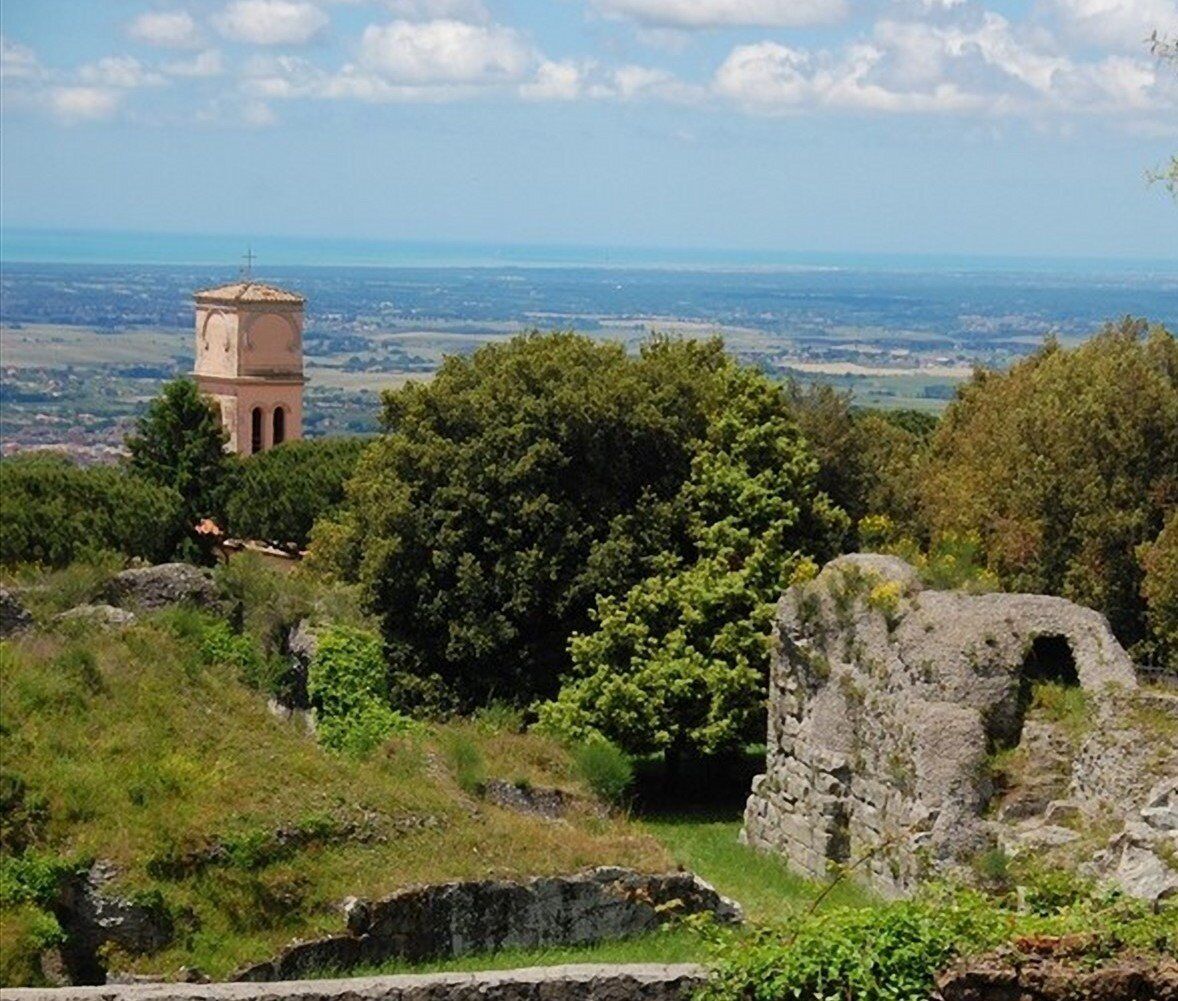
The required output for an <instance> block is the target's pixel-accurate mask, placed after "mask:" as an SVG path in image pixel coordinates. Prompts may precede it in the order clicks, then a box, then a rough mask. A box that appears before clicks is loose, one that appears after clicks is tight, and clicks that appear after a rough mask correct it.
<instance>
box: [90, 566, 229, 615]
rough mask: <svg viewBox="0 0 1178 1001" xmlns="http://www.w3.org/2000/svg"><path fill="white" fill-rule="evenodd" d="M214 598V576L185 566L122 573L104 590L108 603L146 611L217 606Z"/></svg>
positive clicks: (133, 570)
mask: <svg viewBox="0 0 1178 1001" xmlns="http://www.w3.org/2000/svg"><path fill="white" fill-rule="evenodd" d="M217 597H218V596H217V587H216V585H215V584H214V583H213V575H212V574H211V573H210V572H209V571H208V570H205V569H203V568H201V567H194V566H192V565H191V564H188V563H160V564H158V565H157V566H152V567H141V568H136V569H132V570H124V571H123V572H122V573H119V574H116V575H115V577H114V579H113V580H111V582H110V584H108V585H107V589H106V598H107V600H108V601H109V602H110V604H112V605H115V606H117V607H119V608H130V609H133V610H138V611H145V612H150V611H155V610H156V609H159V608H168V607H170V606H172V605H181V604H190V605H198V606H200V607H210V606H212V605H215V604H216V602H217Z"/></svg>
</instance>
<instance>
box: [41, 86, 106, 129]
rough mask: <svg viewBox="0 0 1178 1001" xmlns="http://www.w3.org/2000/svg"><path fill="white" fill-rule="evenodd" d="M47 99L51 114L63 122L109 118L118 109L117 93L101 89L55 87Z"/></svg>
mask: <svg viewBox="0 0 1178 1001" xmlns="http://www.w3.org/2000/svg"><path fill="white" fill-rule="evenodd" d="M48 97H49V107H50V108H51V109H52V111H53V113H54V114H55V115H57V117H58V118H60V119H61V120H62V121H65V122H79V121H95V120H98V119H102V118H109V117H110V116H111V115H113V114H114V113H115V112H116V111H117V110H118V108H119V95H118V93H117V92H116V91H113V90H107V89H105V88H103V87H55V88H53V90H51V91H50V92H49V95H48Z"/></svg>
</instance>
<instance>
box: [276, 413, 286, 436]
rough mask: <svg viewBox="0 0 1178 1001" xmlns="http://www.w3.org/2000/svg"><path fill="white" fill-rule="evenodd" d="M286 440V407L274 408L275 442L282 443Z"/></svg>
mask: <svg viewBox="0 0 1178 1001" xmlns="http://www.w3.org/2000/svg"><path fill="white" fill-rule="evenodd" d="M285 440H286V409H285V408H284V407H275V408H274V444H275V445H281V444H282V443H283V442H284V441H285Z"/></svg>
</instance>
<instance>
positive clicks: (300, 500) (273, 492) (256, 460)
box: [226, 438, 371, 546]
mask: <svg viewBox="0 0 1178 1001" xmlns="http://www.w3.org/2000/svg"><path fill="white" fill-rule="evenodd" d="M370 441H371V439H368V438H305V439H302V440H300V441H289V442H286V443H285V444H282V445H279V446H278V447H277V448H272V449H270V450H269V451H266V452H261V453H259V454H258V455H253V456H250V457H249V458H248V459H245V460H244V461H243V462H242V464H241V469H240V472H239V475H238V476H237V478H236V480H235V482H234V486H233V492H232V494H231V495H230V497H229V502H228V504H227V505H226V514H227V517H228V530H229V531H230V532H231V533H232V534H233V535H236V536H240V537H242V538H247V539H264V540H267V541H271V542H280V543H284V542H293V543H296V544H297V545H299V546H305V545H306V544H307V540H308V538H309V536H310V534H311V526H312V525H313V524H314V523H315V520H316V519H317V518H319V517H321V516H322V515H325V514H328V513H329V512H331V511H332V510H334V509H335V508H336V507H337V506H338V505H339V503H340V502H341V501H342V500H343V497H344V484H345V483H346V482H347V480H348V478H349V477H350V476H351V475H352V473H353V472H354V471H355V469H356V463H357V462H358V461H359V459H360V455H361V453H362V452H363V451H364V449H365V447H366V446H367V445H368V444H369V442H370Z"/></svg>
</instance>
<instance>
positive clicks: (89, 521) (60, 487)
mask: <svg viewBox="0 0 1178 1001" xmlns="http://www.w3.org/2000/svg"><path fill="white" fill-rule="evenodd" d="M0 497H2V498H3V503H0V561H2V562H3V563H5V564H8V565H11V564H15V563H40V564H44V565H46V566H64V565H65V564H67V563H70V562H72V561H74V560H77V559H81V558H84V557H86V556H91V555H95V554H97V553H99V552H102V551H113V552H117V553H121V554H122V555H124V556H138V557H142V558H143V559H147V560H152V561H158V560H164V559H167V558H168V557H169V556H170V555H171V553H172V551H173V550H174V549H175V547H176V545H177V543H178V542H179V541H180V539H181V538H183V535H184V528H185V524H184V521H183V518H182V515H181V503H180V497H179V495H178V494H177V493H176V492H175V491H174V490H170V489H168V488H166V487H160V486H158V485H157V484H154V483H151V482H149V481H147V480H144V479H143V478H141V477H138V476H134V475H130V474H128V473H127V472H125V471H124V470H121V469H114V468H111V467H109V466H97V467H92V468H88V469H86V468H82V467H81V466H78V465H76V464H74V463H73V462H71V461H70V460H69V459H68V458H66V457H65V456H58V455H45V454H33V455H20V456H14V457H13V458H10V459H5V460H3V461H2V462H0Z"/></svg>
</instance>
